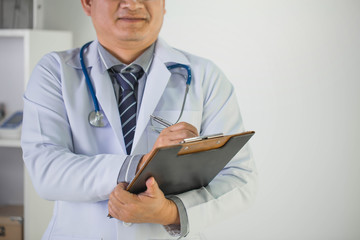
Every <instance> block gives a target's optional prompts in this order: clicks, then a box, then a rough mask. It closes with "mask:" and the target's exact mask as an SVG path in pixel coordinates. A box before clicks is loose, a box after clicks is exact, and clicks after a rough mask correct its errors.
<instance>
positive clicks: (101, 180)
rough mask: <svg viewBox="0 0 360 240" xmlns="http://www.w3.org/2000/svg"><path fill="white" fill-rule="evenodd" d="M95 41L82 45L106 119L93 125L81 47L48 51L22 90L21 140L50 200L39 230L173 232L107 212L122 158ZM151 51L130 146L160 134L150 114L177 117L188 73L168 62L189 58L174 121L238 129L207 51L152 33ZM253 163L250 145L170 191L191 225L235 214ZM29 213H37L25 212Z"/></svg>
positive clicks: (135, 235)
mask: <svg viewBox="0 0 360 240" xmlns="http://www.w3.org/2000/svg"><path fill="white" fill-rule="evenodd" d="M94 46H95V44H91V45H90V46H89V47H88V49H87V50H86V51H85V53H84V58H85V63H86V66H87V69H88V71H89V73H90V78H91V81H92V83H93V85H94V88H95V92H96V96H97V98H98V101H99V104H100V107H101V109H103V111H104V113H105V115H106V117H107V119H108V121H109V123H110V124H109V125H108V126H107V127H105V128H94V127H91V126H90V125H89V123H88V115H89V112H91V111H92V110H93V109H94V106H93V101H92V98H91V96H90V94H89V90H88V88H87V85H86V83H85V78H84V75H83V73H82V70H81V66H80V61H79V49H73V50H70V51H66V52H57V53H50V54H48V55H46V56H44V57H43V58H42V60H40V62H39V63H38V65H37V66H36V67H35V69H34V71H33V73H32V76H31V79H30V81H29V83H28V86H27V90H26V92H25V95H24V102H25V103H24V121H23V128H22V129H23V130H22V148H23V156H24V161H25V164H26V167H27V169H28V171H29V174H30V176H31V178H32V181H33V184H34V187H35V189H36V191H37V192H38V193H39V195H40V196H41V197H42V198H45V199H48V200H54V201H55V207H54V214H53V217H52V220H51V222H50V224H49V226H48V228H47V231H46V232H45V234H44V236H43V239H52V240H58V239H62V240H65V239H77V240H79V239H87V240H89V239H106V240H107V239H126V240H133V239H139V240H140V239H141V240H142V239H176V237H172V236H170V235H169V233H168V232H167V231H166V230H165V229H164V227H163V226H161V225H157V224H132V225H131V226H126V225H124V224H123V223H122V222H121V221H118V220H117V219H109V218H107V214H108V208H107V200H108V198H109V195H110V193H111V192H112V190H113V189H114V188H115V186H116V184H117V183H116V182H117V177H118V174H119V170H120V168H121V166H122V164H123V161H124V159H125V158H126V154H125V152H126V151H125V147H124V140H123V136H122V129H121V123H120V118H119V114H118V109H117V104H116V100H115V96H114V91H113V86H112V83H111V81H110V78H109V75H108V73H107V71H105V72H102V71H100V64H102V63H101V60H100V58H99V55H98V51H97V49H96V48H95V47H94ZM154 54H155V55H154V59H153V62H152V65H151V68H150V71H149V74H148V77H147V83H146V87H145V91H144V95H143V99H142V105H141V107H140V110H139V113H138V117H137V127H136V133H135V136H134V144H133V149H132V154H141V153H147V152H148V151H150V150H151V148H152V146H153V144H154V142H155V140H156V138H157V136H158V134H157V133H156V132H154V131H153V130H152V127H151V124H150V121H149V116H150V115H151V114H154V115H157V116H161V117H163V118H165V119H167V120H169V121H170V122H175V121H176V119H177V117H178V116H179V113H180V109H181V104H182V99H183V96H184V92H185V82H186V79H185V78H184V76H183V75H181V74H176V71H178V72H179V73H182V72H181V70H174V71H175V72H174V71H173V72H172V73H171V72H170V71H169V70H168V69H167V68H166V64H169V63H182V64H187V65H190V66H191V70H192V74H193V79H192V83H191V86H190V90H189V93H188V96H187V101H186V104H185V109H184V113H183V116H182V119H181V121H186V122H189V123H190V124H192V125H194V126H195V127H196V128H197V129H198V130H199V132H200V134H201V135H206V134H214V133H218V132H223V133H224V134H231V133H237V132H242V131H244V127H243V123H242V120H241V116H240V112H239V108H238V104H237V100H236V96H235V92H234V88H233V86H232V85H231V84H230V83H229V81H228V80H227V79H226V77H225V76H224V74H223V73H222V72H221V71H220V70H219V69H218V68H217V67H216V66H215V65H214V64H213V63H212V62H210V61H208V60H205V59H202V58H199V57H196V56H193V55H190V54H188V53H185V52H182V51H179V50H177V49H174V48H171V47H170V46H168V45H167V44H166V43H165V42H164V41H163V40H161V39H159V40H158V41H157V44H156V47H155V53H154ZM255 183H256V173H255V167H254V163H253V160H252V158H251V154H250V151H249V149H248V147H245V148H243V149H242V150H241V151H240V153H239V154H238V155H237V156H236V157H235V158H234V159H233V160H232V161H231V162H230V163H229V164H228V165H227V166H226V167H225V168H224V169H223V170H222V172H221V173H220V174H219V175H218V176H217V177H216V178H215V179H214V180H213V181H212V182H211V183H210V184H209V185H208V186H207V187H204V188H201V189H198V190H193V191H189V192H186V193H183V194H179V195H177V196H178V197H179V198H180V199H181V200H182V202H183V203H184V206H185V208H186V212H187V216H188V221H189V225H188V226H189V234H188V236H187V237H186V239H201V237H200V235H201V234H200V233H201V231H202V230H203V229H204V228H205V227H207V226H209V225H210V224H216V222H217V221H219V220H221V219H224V218H225V217H227V216H228V215H230V214H239V210H241V209H243V208H244V207H245V206H247V205H248V203H249V202H251V201H252V200H253V197H254V195H255V189H256V187H255ZM30 221H34V220H30Z"/></svg>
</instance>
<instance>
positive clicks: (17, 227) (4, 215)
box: [0, 206, 24, 240]
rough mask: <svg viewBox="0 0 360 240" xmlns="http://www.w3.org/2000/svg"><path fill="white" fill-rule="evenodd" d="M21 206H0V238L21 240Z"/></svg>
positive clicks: (1, 239)
mask: <svg viewBox="0 0 360 240" xmlns="http://www.w3.org/2000/svg"><path fill="white" fill-rule="evenodd" d="M23 216H24V207H23V206H0V240H23V220H24V218H23Z"/></svg>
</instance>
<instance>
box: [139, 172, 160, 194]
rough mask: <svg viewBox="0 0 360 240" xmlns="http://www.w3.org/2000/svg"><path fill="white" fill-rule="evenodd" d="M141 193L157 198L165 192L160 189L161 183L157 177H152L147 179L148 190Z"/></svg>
mask: <svg viewBox="0 0 360 240" xmlns="http://www.w3.org/2000/svg"><path fill="white" fill-rule="evenodd" d="M139 195H142V196H147V197H150V198H157V197H161V196H162V195H164V194H163V193H162V191H161V190H160V188H159V185H158V184H157V182H156V181H155V178H154V177H150V178H148V179H147V180H146V191H145V192H143V193H140V194H139Z"/></svg>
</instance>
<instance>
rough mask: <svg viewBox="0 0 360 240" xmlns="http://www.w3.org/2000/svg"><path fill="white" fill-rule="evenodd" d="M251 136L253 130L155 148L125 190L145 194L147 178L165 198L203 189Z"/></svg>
mask: <svg viewBox="0 0 360 240" xmlns="http://www.w3.org/2000/svg"><path fill="white" fill-rule="evenodd" d="M254 134H255V132H254V131H249V132H243V133H238V134H233V135H225V136H215V135H214V136H212V137H208V138H206V139H203V138H200V139H199V140H193V141H190V142H182V143H180V144H177V145H172V146H167V147H161V148H157V149H155V150H154V152H153V153H152V155H151V156H150V157H149V159H148V161H147V162H146V163H145V164H144V165H143V166H142V168H141V169H140V170H139V171H138V172H137V174H136V175H135V177H134V179H133V180H132V181H131V182H130V183H129V185H128V186H127V190H128V191H129V192H131V193H134V194H137V193H141V192H144V191H146V184H145V182H146V180H147V179H148V178H149V177H154V178H155V180H156V182H157V183H158V185H159V187H160V189H161V190H162V191H163V193H164V194H165V195H171V194H180V193H183V192H186V191H190V190H193V189H197V188H201V187H205V186H207V185H208V184H209V183H210V182H211V180H213V179H214V178H215V176H216V175H217V174H218V173H219V172H220V171H221V170H222V169H223V168H224V167H225V166H226V164H227V163H228V162H229V161H230V160H231V159H232V158H233V157H234V156H235V155H236V154H237V153H238V152H239V151H240V150H241V148H242V147H243V146H244V145H245V144H246V143H247V142H248V141H249V139H250V138H251V137H252V136H253V135H254Z"/></svg>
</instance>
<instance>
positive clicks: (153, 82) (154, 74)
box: [134, 56, 171, 146]
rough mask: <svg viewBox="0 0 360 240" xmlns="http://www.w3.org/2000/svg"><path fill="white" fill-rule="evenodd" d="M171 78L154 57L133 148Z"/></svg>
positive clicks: (160, 62) (164, 67) (162, 64)
mask: <svg viewBox="0 0 360 240" xmlns="http://www.w3.org/2000/svg"><path fill="white" fill-rule="evenodd" d="M170 76H171V73H170V71H169V70H168V69H167V68H166V65H165V64H164V63H163V62H162V61H160V59H159V58H157V57H156V56H154V60H153V63H152V67H151V70H150V73H149V75H148V76H147V80H146V86H145V91H144V95H143V98H142V104H141V108H140V111H139V114H138V119H137V125H136V131H135V136H134V146H136V144H137V143H138V142H139V140H140V137H141V136H142V134H143V132H144V130H145V128H146V126H147V124H148V123H149V121H150V115H151V114H152V113H153V112H154V110H155V108H156V106H157V104H158V102H159V100H160V98H161V96H162V94H163V92H164V90H165V87H166V85H167V83H168V81H169V78H170Z"/></svg>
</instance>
